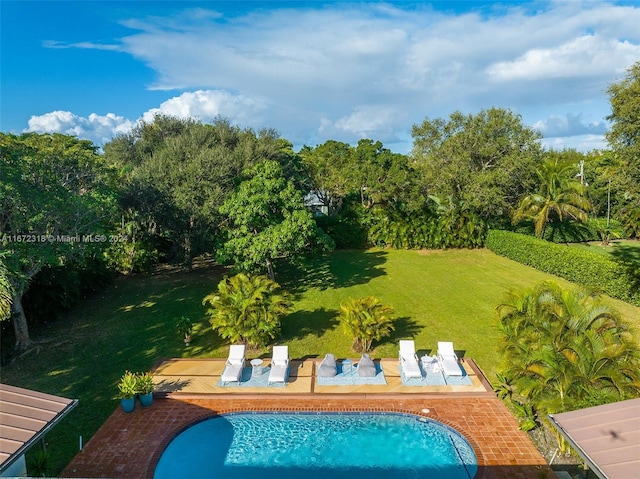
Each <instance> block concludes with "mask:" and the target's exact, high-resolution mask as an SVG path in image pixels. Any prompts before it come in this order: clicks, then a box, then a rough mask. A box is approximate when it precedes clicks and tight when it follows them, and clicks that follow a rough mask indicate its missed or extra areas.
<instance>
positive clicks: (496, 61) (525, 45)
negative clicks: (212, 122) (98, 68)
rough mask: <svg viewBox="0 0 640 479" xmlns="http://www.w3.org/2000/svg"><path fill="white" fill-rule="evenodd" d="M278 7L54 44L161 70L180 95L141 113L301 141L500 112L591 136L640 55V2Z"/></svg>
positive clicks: (161, 86) (397, 131)
mask: <svg viewBox="0 0 640 479" xmlns="http://www.w3.org/2000/svg"><path fill="white" fill-rule="evenodd" d="M205 5H209V4H205ZM210 5H212V6H213V8H215V3H212V4H210ZM274 5H276V7H275V8H269V9H255V10H253V11H249V12H248V13H242V14H237V12H236V14H235V15H233V16H225V14H224V13H220V12H217V11H213V9H202V8H200V9H194V10H184V11H183V12H182V13H181V14H179V15H172V16H167V17H147V18H142V17H141V18H137V19H135V20H127V21H124V22H122V24H123V25H124V26H126V27H128V28H130V29H131V30H132V33H131V34H130V35H128V36H125V37H123V38H121V39H118V40H114V41H113V42H111V43H108V44H107V43H95V42H91V41H85V42H81V43H77V44H75V45H72V44H69V45H61V44H60V43H55V44H52V46H55V47H56V48H61V47H77V48H85V49H86V48H96V49H108V50H118V51H120V52H123V53H126V54H129V55H131V56H132V57H134V58H136V59H137V60H139V61H141V62H143V63H144V64H145V65H147V66H148V67H149V68H151V69H152V70H153V71H154V72H155V73H156V79H155V81H154V82H153V83H152V84H151V85H149V86H148V88H149V89H153V90H160V91H165V90H166V91H174V93H172V95H173V96H172V97H171V98H169V99H168V100H167V101H165V102H164V103H162V104H161V105H160V106H159V107H157V108H152V109H150V110H149V111H148V112H146V113H144V114H143V115H142V117H143V118H147V119H148V118H150V116H152V115H153V113H154V112H163V113H168V114H174V115H178V116H186V115H189V116H195V117H197V118H200V119H202V120H203V121H206V120H208V119H211V118H213V117H215V116H216V115H221V116H225V117H228V118H230V119H231V120H232V121H234V122H237V123H238V124H242V125H243V126H250V127H254V128H259V127H262V126H269V127H274V128H276V129H278V130H279V131H280V132H281V133H282V135H283V136H285V137H286V138H288V139H290V140H291V141H292V142H293V143H294V144H297V145H300V144H303V143H307V144H313V143H314V142H318V141H320V142H321V141H325V140H326V139H328V138H331V136H330V135H336V136H337V137H338V138H337V139H342V141H349V142H355V141H357V140H358V139H359V138H362V137H363V136H366V137H369V138H372V139H381V140H382V139H385V138H388V139H390V140H393V139H394V138H396V139H397V138H406V137H407V135H408V133H407V132H409V131H410V129H411V124H412V123H420V122H421V121H422V120H423V119H424V117H425V116H429V117H431V118H433V117H447V116H448V115H449V114H450V113H451V112H453V111H454V110H462V111H463V112H465V113H467V112H470V113H475V112H477V111H479V110H480V109H483V108H490V107H492V106H495V107H504V108H511V109H513V110H514V111H516V112H518V113H520V114H522V115H523V117H531V116H532V115H531V114H530V113H528V112H530V111H531V109H534V108H541V106H549V107H550V109H551V110H552V111H554V112H558V111H562V112H566V113H567V116H566V118H565V120H566V122H567V123H566V124H563V123H562V121H560V120H555V123H554V121H552V120H551V119H548V120H545V122H543V123H540V125H539V127H540V128H541V129H542V128H546V129H547V131H548V132H552V131H554V128H555V131H556V133H553V134H554V135H558V136H557V138H560V137H563V135H564V133H563V131H564V132H568V133H567V134H569V135H573V134H581V135H582V134H593V133H594V131H591V130H589V129H588V128H587V130H582V131H581V130H579V129H578V130H575V131H574V129H572V128H573V126H575V125H573V124H571V125H570V124H569V119H570V118H578V120H580V118H581V117H580V115H581V114H585V115H587V116H588V117H589V118H604V117H605V116H606V115H607V114H608V100H607V98H606V94H605V91H606V88H607V86H608V84H610V83H611V82H612V81H614V80H616V79H618V78H620V76H621V74H622V72H623V71H624V69H625V68H626V67H628V66H629V65H630V64H631V63H633V62H634V61H637V59H638V58H640V30H639V29H638V27H637V26H638V25H639V24H640V8H639V7H633V6H618V5H615V4H612V3H607V2H604V1H603V2H599V1H578V0H576V1H571V2H551V3H542V4H538V3H536V4H526V3H520V2H517V3H513V4H512V3H506V6H503V7H500V9H499V10H498V9H496V10H493V11H483V12H471V13H464V14H454V13H443V12H438V11H435V10H433V9H432V8H431V7H429V6H428V5H422V6H417V7H408V6H405V4H403V3H399V4H397V5H393V4H379V3H370V2H365V3H361V4H343V3H334V4H328V6H319V5H320V4H314V3H312V4H311V6H305V7H299V8H298V7H292V8H278V7H277V5H278V4H277V3H276V4H274ZM286 5H291V4H290V3H287V4H286ZM306 5H308V4H306ZM316 5H318V6H316ZM496 8H498V7H496ZM534 9H536V10H535V11H534ZM92 45H93V46H92ZM183 92H184V93H183ZM551 107H552V108H551ZM570 115H573V117H570ZM535 116H536V117H537V118H544V117H547V118H548V117H549V116H550V113H549V112H547V113H546V114H542V115H540V114H536V115H535ZM593 124H594V125H595V126H593V128H596V129H597V128H599V127H598V126H597V125H599V123H598V121H596V122H594V123H593ZM572 125H573V126H572ZM563 128H564V130H563Z"/></svg>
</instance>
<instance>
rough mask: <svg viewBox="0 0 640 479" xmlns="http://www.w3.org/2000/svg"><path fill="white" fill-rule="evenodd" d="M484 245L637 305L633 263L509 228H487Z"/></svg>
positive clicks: (639, 288)
mask: <svg viewBox="0 0 640 479" xmlns="http://www.w3.org/2000/svg"><path fill="white" fill-rule="evenodd" d="M485 246H486V247H487V248H488V249H490V250H491V251H493V252H494V253H496V254H499V255H501V256H506V257H507V258H509V259H512V260H514V261H517V262H519V263H522V264H526V265H528V266H531V267H533V268H536V269H538V270H540V271H544V272H545V273H550V274H554V275H556V276H560V277H561V278H564V279H566V280H567V281H571V282H573V283H577V284H580V285H583V286H587V287H594V288H597V289H599V290H600V291H602V292H603V293H606V294H608V295H609V296H611V297H614V298H618V299H621V300H623V301H626V302H629V303H632V304H635V305H637V306H640V273H639V271H638V267H637V265H634V264H631V263H624V262H622V261H619V260H616V259H615V258H612V257H610V256H608V255H601V254H597V253H592V252H590V251H585V250H582V249H579V248H571V247H568V246H564V245H559V244H555V243H550V242H548V241H544V240H541V239H538V238H534V237H532V236H527V235H522V234H518V233H512V232H510V231H502V230H491V231H489V234H488V235H487V240H486V242H485Z"/></svg>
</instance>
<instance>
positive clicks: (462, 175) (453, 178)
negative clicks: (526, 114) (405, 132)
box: [411, 108, 542, 219]
mask: <svg viewBox="0 0 640 479" xmlns="http://www.w3.org/2000/svg"><path fill="white" fill-rule="evenodd" d="M411 136H412V137H413V150H412V152H411V156H412V158H413V161H414V164H415V167H416V169H417V170H418V171H419V172H421V176H422V181H423V183H424V189H425V190H426V192H427V193H428V194H430V195H435V196H437V197H439V198H441V199H443V200H445V199H448V198H450V200H449V201H450V203H451V204H456V205H457V204H464V205H465V207H466V208H468V209H470V210H472V211H474V212H475V213H476V214H478V215H480V216H482V217H483V218H485V219H490V218H492V219H496V218H500V217H502V216H503V215H504V214H505V213H506V212H508V211H509V210H510V209H511V208H513V207H515V206H516V205H517V203H518V200H519V199H520V198H521V196H522V195H523V194H525V193H526V192H527V191H530V190H531V188H532V186H533V185H534V180H535V167H536V165H537V163H538V162H539V159H540V157H541V154H542V148H541V146H540V143H539V139H540V137H541V135H540V134H539V133H538V132H536V131H534V130H532V129H531V128H529V127H526V126H524V125H523V124H522V118H521V117H520V116H519V115H516V114H514V113H512V112H511V111H509V110H505V109H501V108H491V109H489V110H482V111H480V112H479V113H478V114H476V115H463V114H462V113H460V112H458V111H456V112H454V113H452V114H451V115H450V117H449V119H448V120H445V119H442V118H437V119H434V120H431V119H429V118H426V119H425V120H424V121H423V122H422V123H421V124H420V125H414V126H413V128H412V131H411Z"/></svg>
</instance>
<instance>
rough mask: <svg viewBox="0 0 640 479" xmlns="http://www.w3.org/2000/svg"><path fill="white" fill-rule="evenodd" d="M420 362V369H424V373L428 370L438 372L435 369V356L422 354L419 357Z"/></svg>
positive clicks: (436, 362) (436, 361)
mask: <svg viewBox="0 0 640 479" xmlns="http://www.w3.org/2000/svg"><path fill="white" fill-rule="evenodd" d="M420 362H421V363H422V369H424V372H425V374H426V373H427V372H428V371H430V372H433V373H435V372H438V371H436V369H437V364H438V358H436V357H432V356H422V357H421V358H420Z"/></svg>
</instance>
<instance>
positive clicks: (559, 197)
mask: <svg viewBox="0 0 640 479" xmlns="http://www.w3.org/2000/svg"><path fill="white" fill-rule="evenodd" d="M572 168H574V165H573V163H572V161H570V160H569V161H561V160H560V159H558V158H554V159H548V160H547V161H545V162H544V163H542V164H541V165H540V168H539V170H538V172H537V174H538V178H539V180H540V190H539V192H538V193H534V194H529V195H527V196H525V197H524V198H523V199H522V200H521V201H520V205H519V206H518V209H516V211H515V212H514V214H513V218H512V220H513V223H514V224H515V223H519V222H520V221H522V220H524V219H530V220H533V223H534V226H535V232H536V235H537V236H538V237H540V238H543V237H544V232H545V229H546V227H547V224H548V223H549V221H550V219H551V218H554V217H555V218H556V219H557V220H558V221H560V222H562V221H564V220H565V219H567V218H572V219H574V220H578V221H581V222H583V223H584V222H586V221H587V210H588V209H589V208H590V206H591V205H590V203H589V200H588V199H587V198H586V197H585V196H584V186H583V185H581V184H580V182H579V181H577V180H575V178H573V177H571V175H570V174H569V171H570V170H571V169H572Z"/></svg>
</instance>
